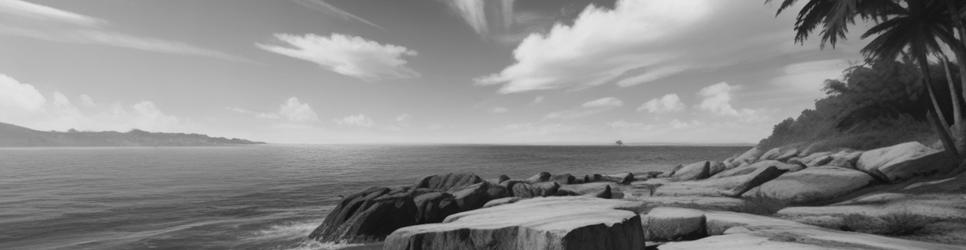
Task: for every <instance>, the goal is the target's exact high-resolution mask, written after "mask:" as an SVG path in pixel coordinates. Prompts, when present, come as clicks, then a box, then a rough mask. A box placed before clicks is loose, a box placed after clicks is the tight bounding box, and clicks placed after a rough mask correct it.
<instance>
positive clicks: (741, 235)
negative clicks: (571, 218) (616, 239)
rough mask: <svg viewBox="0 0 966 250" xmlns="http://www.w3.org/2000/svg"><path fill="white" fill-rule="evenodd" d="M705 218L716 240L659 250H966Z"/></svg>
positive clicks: (789, 224) (728, 216)
mask: <svg viewBox="0 0 966 250" xmlns="http://www.w3.org/2000/svg"><path fill="white" fill-rule="evenodd" d="M704 215H705V217H706V218H707V227H708V233H709V234H710V235H716V236H711V237H706V238H702V239H699V240H695V241H687V242H673V243H668V244H665V245H661V246H660V247H659V248H658V249H661V250H668V249H672V250H677V249H682V250H683V249H715V250H730V249H751V250H755V249H763V250H764V249H769V250H770V249H782V250H791V249H809V250H811V249H895V250H900V249H908V250H919V249H922V250H925V249H937V250H947V249H948V250H954V249H966V246H954V245H946V244H937V243H928V242H920V241H912V240H905V239H897V238H890V237H884V236H878V235H871V234H864V233H855V232H843V231H836V230H829V229H824V228H819V227H815V226H810V225H805V224H801V223H797V222H793V221H787V220H781V219H776V218H771V217H765V216H758V215H750V214H742V213H730V212H715V211H711V212H706V213H705V214H704Z"/></svg>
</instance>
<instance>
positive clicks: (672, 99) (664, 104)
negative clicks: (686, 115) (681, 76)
mask: <svg viewBox="0 0 966 250" xmlns="http://www.w3.org/2000/svg"><path fill="white" fill-rule="evenodd" d="M684 108H685V105H684V103H683V102H681V98H679V97H678V95H677V94H667V95H664V96H662V97H660V98H654V99H651V100H650V101H647V102H645V103H644V104H641V106H640V107H638V108H637V111H644V110H647V112H651V113H658V114H661V113H670V112H677V111H681V110H684Z"/></svg>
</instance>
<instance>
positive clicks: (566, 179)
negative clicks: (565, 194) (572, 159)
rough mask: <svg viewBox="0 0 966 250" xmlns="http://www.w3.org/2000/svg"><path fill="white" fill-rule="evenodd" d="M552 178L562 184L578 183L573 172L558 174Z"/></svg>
mask: <svg viewBox="0 0 966 250" xmlns="http://www.w3.org/2000/svg"><path fill="white" fill-rule="evenodd" d="M551 180H553V181H554V182H557V184H560V185H568V184H577V183H578V182H577V177H575V176H573V175H572V174H558V175H554V176H553V177H551Z"/></svg>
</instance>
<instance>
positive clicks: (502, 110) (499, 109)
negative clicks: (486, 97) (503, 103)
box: [490, 107, 510, 114]
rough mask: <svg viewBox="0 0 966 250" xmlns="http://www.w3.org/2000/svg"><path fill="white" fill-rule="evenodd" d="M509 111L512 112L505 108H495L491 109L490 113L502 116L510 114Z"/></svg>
mask: <svg viewBox="0 0 966 250" xmlns="http://www.w3.org/2000/svg"><path fill="white" fill-rule="evenodd" d="M509 111H510V110H509V109H507V108H505V107H494V108H491V109H490V113H494V114H502V113H506V112H509Z"/></svg>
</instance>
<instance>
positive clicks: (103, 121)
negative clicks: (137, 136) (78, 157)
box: [0, 74, 188, 131]
mask: <svg viewBox="0 0 966 250" xmlns="http://www.w3.org/2000/svg"><path fill="white" fill-rule="evenodd" d="M83 96H86V95H82V97H81V103H82V104H83V105H85V106H87V111H86V112H85V111H82V110H81V109H80V108H78V107H77V106H76V105H74V104H73V102H71V100H70V99H69V98H68V97H67V96H66V95H64V94H63V93H60V92H53V93H52V94H51V95H50V96H49V97H45V96H44V95H43V94H41V92H40V91H38V90H37V88H35V87H34V86H33V85H31V84H28V83H21V82H19V81H17V80H16V79H14V78H12V77H9V76H7V75H4V74H0V122H6V123H12V124H16V125H20V126H26V127H29V128H33V129H38V130H67V129H71V128H74V129H79V130H96V131H102V130H112V131H126V130H130V129H135V128H137V129H143V130H149V131H184V130H186V129H187V128H188V125H187V124H186V123H185V121H184V120H182V119H180V118H178V117H175V116H172V115H168V114H165V113H164V112H162V111H161V109H160V108H159V107H158V106H157V105H156V104H155V103H154V102H151V101H140V102H137V103H135V104H133V105H130V106H126V105H122V104H120V103H114V104H112V105H107V106H104V105H97V104H95V103H93V101H90V102H88V100H86V99H91V100H92V98H90V97H89V96H88V98H84V97H83Z"/></svg>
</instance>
